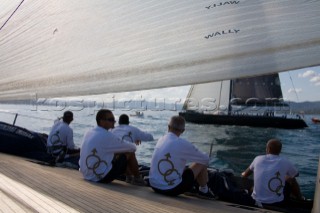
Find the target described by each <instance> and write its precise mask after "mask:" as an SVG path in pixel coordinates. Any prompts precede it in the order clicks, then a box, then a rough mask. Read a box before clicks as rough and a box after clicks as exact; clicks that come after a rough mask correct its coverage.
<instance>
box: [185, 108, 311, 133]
mask: <svg viewBox="0 0 320 213" xmlns="http://www.w3.org/2000/svg"><path fill="white" fill-rule="evenodd" d="M179 115H180V116H182V117H184V119H185V120H186V121H187V122H191V123H197V124H216V125H235V126H251V127H273V128H281V129H302V128H305V127H308V125H307V124H306V123H305V121H304V120H303V119H300V118H296V119H295V118H286V117H277V116H258V115H256V116H255V115H213V114H203V113H198V112H190V111H186V112H180V113H179Z"/></svg>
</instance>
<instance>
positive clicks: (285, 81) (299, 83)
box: [107, 66, 320, 102]
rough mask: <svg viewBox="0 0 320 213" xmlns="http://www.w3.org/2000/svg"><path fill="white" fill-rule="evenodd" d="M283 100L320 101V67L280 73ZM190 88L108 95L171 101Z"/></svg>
mask: <svg viewBox="0 0 320 213" xmlns="http://www.w3.org/2000/svg"><path fill="white" fill-rule="evenodd" d="M280 82H281V88H282V93H283V98H284V99H285V100H286V101H293V102H304V101H320V66H318V67H310V68H304V69H298V70H292V71H288V72H282V73H280ZM189 89H190V86H182V87H170V88H164V89H153V90H144V91H135V92H125V93H115V94H108V95H107V97H108V96H109V97H110V96H114V97H115V98H116V99H145V100H154V99H155V98H157V99H166V100H170V101H175V100H179V99H181V100H183V99H185V98H186V96H187V94H188V91H189Z"/></svg>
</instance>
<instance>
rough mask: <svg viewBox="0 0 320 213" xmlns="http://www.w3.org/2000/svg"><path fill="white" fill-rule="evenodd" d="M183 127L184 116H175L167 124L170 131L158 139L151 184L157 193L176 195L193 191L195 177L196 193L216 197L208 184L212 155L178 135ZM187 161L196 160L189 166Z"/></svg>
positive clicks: (210, 197)
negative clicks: (210, 157)
mask: <svg viewBox="0 0 320 213" xmlns="http://www.w3.org/2000/svg"><path fill="white" fill-rule="evenodd" d="M184 130H185V120H184V118H183V117H181V116H173V117H172V118H171V119H170V122H169V125H168V133H167V134H166V135H164V136H163V137H161V138H160V139H159V140H158V142H157V144H156V147H155V150H154V153H153V155H152V160H151V167H150V173H149V182H150V185H151V187H152V188H153V190H154V191H155V192H158V193H161V194H165V195H169V196H177V195H179V194H182V193H185V192H188V191H191V189H192V188H193V185H194V180H197V182H198V183H199V192H198V193H197V196H198V197H201V198H206V199H215V196H214V194H213V193H212V192H211V190H210V189H209V188H208V186H207V182H208V172H207V166H208V164H209V156H208V155H206V154H205V153H202V152H200V151H199V150H198V149H197V148H196V147H195V146H194V145H193V144H191V143H190V142H188V141H187V140H184V139H182V138H179V136H180V135H181V134H182V133H183V132H184ZM187 160H188V161H190V162H191V161H193V163H191V165H190V166H189V167H186V163H187Z"/></svg>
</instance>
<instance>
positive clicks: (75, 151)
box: [67, 149, 80, 155]
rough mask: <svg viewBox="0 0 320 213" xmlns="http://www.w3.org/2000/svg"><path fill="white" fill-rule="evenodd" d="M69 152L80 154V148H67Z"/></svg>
mask: <svg viewBox="0 0 320 213" xmlns="http://www.w3.org/2000/svg"><path fill="white" fill-rule="evenodd" d="M67 154H79V155H80V149H67Z"/></svg>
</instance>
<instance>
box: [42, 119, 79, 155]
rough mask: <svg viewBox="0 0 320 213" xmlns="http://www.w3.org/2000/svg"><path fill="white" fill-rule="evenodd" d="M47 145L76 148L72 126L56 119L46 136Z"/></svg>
mask: <svg viewBox="0 0 320 213" xmlns="http://www.w3.org/2000/svg"><path fill="white" fill-rule="evenodd" d="M47 146H48V147H51V146H67V148H68V149H76V146H75V144H74V141H73V130H72V128H71V127H70V126H69V125H68V124H67V123H65V122H63V121H60V120H56V121H55V122H54V125H53V126H52V128H51V131H50V134H49V136H48V139H47Z"/></svg>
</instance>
